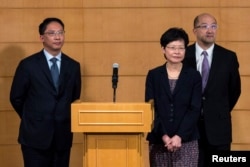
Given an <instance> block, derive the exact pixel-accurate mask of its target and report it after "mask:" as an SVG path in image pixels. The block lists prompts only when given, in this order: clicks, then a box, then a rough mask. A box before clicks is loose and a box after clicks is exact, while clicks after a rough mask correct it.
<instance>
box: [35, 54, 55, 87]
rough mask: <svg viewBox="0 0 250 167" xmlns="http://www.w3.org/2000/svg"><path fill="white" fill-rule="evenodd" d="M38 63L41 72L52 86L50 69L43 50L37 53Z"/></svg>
mask: <svg viewBox="0 0 250 167" xmlns="http://www.w3.org/2000/svg"><path fill="white" fill-rule="evenodd" d="M38 64H39V65H40V68H41V70H42V71H43V73H44V75H45V77H46V78H47V80H48V82H49V83H50V84H51V86H53V87H54V84H53V80H52V76H51V73H50V69H49V66H48V62H47V60H46V57H45V55H44V53H43V51H41V52H40V53H39V55H38Z"/></svg>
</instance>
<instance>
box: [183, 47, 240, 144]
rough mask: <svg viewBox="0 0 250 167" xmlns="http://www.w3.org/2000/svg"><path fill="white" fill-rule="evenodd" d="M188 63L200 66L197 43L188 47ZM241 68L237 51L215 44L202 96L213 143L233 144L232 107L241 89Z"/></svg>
mask: <svg viewBox="0 0 250 167" xmlns="http://www.w3.org/2000/svg"><path fill="white" fill-rule="evenodd" d="M184 64H187V65H190V66H192V67H193V68H195V69H197V67H196V59H195V44H193V45H191V46H189V47H188V48H187V50H186V56H185V59H184ZM238 68H239V64H238V60H237V57H236V54H235V53H234V52H232V51H230V50H227V49H225V48H223V47H221V46H219V45H216V44H215V46H214V50H213V58H212V63H211V68H210V73H209V78H208V82H207V86H206V88H205V90H204V94H203V97H202V101H203V102H202V104H203V106H202V108H203V113H204V114H203V115H204V121H205V129H206V135H207V139H208V142H209V143H210V144H212V145H221V144H222V145H223V144H230V143H231V141H232V125H231V111H232V109H233V107H234V106H235V104H236V102H237V100H238V98H239V96H240V93H241V83H240V75H239V71H238Z"/></svg>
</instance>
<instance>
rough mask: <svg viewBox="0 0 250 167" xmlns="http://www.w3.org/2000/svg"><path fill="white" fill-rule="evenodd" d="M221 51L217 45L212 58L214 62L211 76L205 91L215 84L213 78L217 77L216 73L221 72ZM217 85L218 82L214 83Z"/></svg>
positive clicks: (210, 72)
mask: <svg viewBox="0 0 250 167" xmlns="http://www.w3.org/2000/svg"><path fill="white" fill-rule="evenodd" d="M219 52H220V51H219V50H218V47H217V46H216V45H215V46H214V50H213V57H212V62H211V67H210V71H209V76H208V81H207V86H206V88H205V90H206V89H207V88H208V87H209V85H211V83H213V82H214V81H213V78H214V76H215V75H216V73H217V72H218V71H219V67H220V64H221V63H222V62H221V61H220V56H219V55H220V53H219ZM214 83H216V82H214Z"/></svg>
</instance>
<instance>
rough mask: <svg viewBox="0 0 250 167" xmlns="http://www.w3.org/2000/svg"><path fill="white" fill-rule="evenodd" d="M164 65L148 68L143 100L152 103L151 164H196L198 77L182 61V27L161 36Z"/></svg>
mask: <svg viewBox="0 0 250 167" xmlns="http://www.w3.org/2000/svg"><path fill="white" fill-rule="evenodd" d="M160 43H161V48H162V52H163V54H164V57H165V59H166V63H164V65H162V66H159V67H156V68H154V69H152V70H149V72H148V75H147V78H146V92H145V101H146V102H152V104H153V106H154V116H155V118H154V128H153V130H152V131H151V132H150V133H149V134H148V136H147V140H148V141H149V150H150V167H169V166H171V167H172V166H174V167H195V166H197V162H198V141H197V140H198V137H199V134H198V129H197V121H198V118H199V115H200V111H201V110H200V109H201V96H202V94H201V92H202V90H201V89H202V88H201V76H200V74H199V72H198V71H196V70H194V69H192V68H189V67H186V66H184V65H183V64H182V60H183V59H184V55H185V49H186V47H187V45H188V43H189V39H188V35H187V33H186V32H185V31H184V30H183V29H181V28H170V29H168V30H167V31H166V32H165V33H164V34H163V35H162V37H161V39H160Z"/></svg>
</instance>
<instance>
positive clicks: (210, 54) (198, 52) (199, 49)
mask: <svg viewBox="0 0 250 167" xmlns="http://www.w3.org/2000/svg"><path fill="white" fill-rule="evenodd" d="M195 48H196V49H195V50H196V55H201V53H202V52H203V51H204V50H203V49H202V48H201V47H200V46H199V45H198V43H197V42H196V43H195ZM213 50H214V44H213V45H211V46H210V47H209V48H208V49H207V50H205V51H206V52H207V54H208V56H209V57H210V56H211V57H212V53H213Z"/></svg>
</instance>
